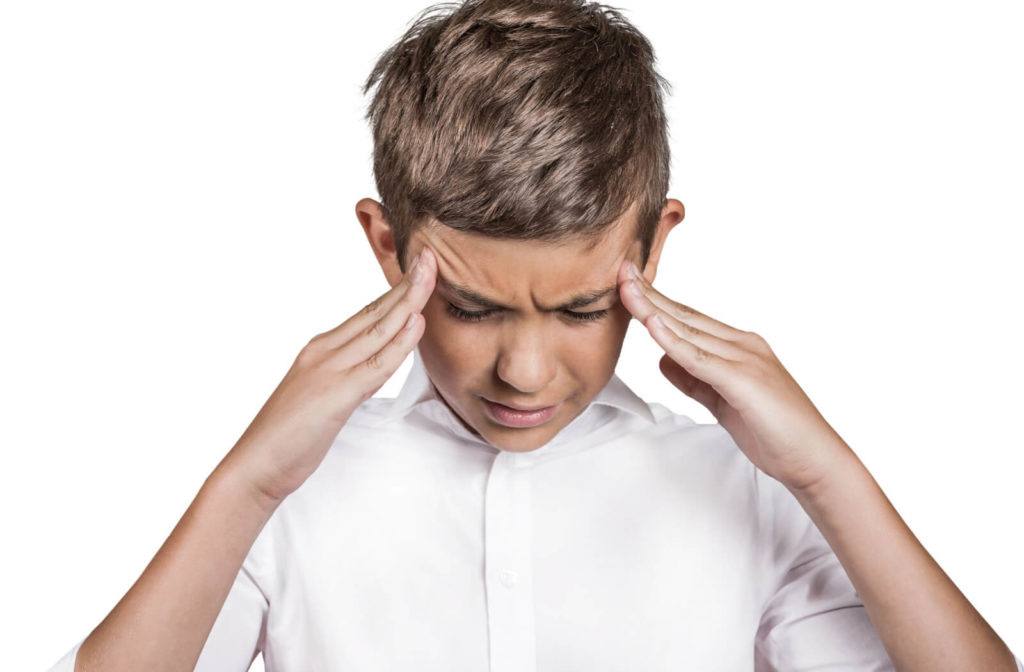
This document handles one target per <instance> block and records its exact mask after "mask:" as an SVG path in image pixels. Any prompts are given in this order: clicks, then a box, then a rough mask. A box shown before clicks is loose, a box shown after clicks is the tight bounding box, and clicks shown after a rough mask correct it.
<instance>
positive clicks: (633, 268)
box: [629, 261, 643, 280]
mask: <svg viewBox="0 0 1024 672" xmlns="http://www.w3.org/2000/svg"><path fill="white" fill-rule="evenodd" d="M629 274H630V275H632V276H633V277H634V278H636V279H637V280H641V279H643V276H641V275H640V269H639V268H637V267H636V264H634V263H633V262H632V261H631V262H629Z"/></svg>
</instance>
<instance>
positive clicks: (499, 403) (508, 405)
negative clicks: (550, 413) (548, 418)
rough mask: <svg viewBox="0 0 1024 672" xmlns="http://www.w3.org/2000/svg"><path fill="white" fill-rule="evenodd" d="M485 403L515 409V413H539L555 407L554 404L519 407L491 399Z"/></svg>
mask: <svg viewBox="0 0 1024 672" xmlns="http://www.w3.org/2000/svg"><path fill="white" fill-rule="evenodd" d="M484 399H487V397H484ZM487 401H489V402H491V403H492V404H498V405H499V406H507V407H509V408H511V409H515V410H517V411H539V410H542V409H545V408H550V407H551V406H554V405H555V404H546V405H544V406H520V405H519V404H507V403H505V402H504V401H494V400H493V399H487Z"/></svg>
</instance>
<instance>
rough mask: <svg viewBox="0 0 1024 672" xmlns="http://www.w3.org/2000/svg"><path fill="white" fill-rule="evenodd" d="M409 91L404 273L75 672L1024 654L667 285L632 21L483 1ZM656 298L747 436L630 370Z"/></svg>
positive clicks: (456, 19)
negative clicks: (654, 395) (636, 385)
mask: <svg viewBox="0 0 1024 672" xmlns="http://www.w3.org/2000/svg"><path fill="white" fill-rule="evenodd" d="M375 83H376V84H377V85H378V86H377V91H376V94H375V96H374V98H373V101H372V103H371V107H370V114H369V116H370V118H371V120H372V124H373V131H374V142H375V156H374V171H375V175H376V178H377V186H378V190H379V192H380V196H381V202H380V203H378V202H376V201H372V200H370V199H364V200H362V201H360V202H359V203H358V204H357V206H356V212H357V216H358V218H359V221H360V224H361V225H362V227H363V230H364V232H365V234H366V236H367V239H368V241H369V243H370V245H371V248H372V250H373V252H374V254H375V255H376V257H377V259H378V261H379V262H380V264H381V267H382V269H383V271H384V274H385V276H386V278H387V280H388V282H389V284H390V285H391V286H392V289H391V290H390V291H388V292H387V293H386V294H384V295H383V296H382V297H380V298H379V299H377V300H376V301H374V302H373V303H371V304H369V305H368V306H367V307H366V309H365V310H363V311H361V312H360V313H359V314H357V315H355V316H353V317H352V318H350V319H349V320H346V321H345V322H344V323H342V324H341V325H339V326H338V327H337V328H335V329H332V330H330V331H328V332H325V333H323V334H319V335H318V336H316V337H314V338H313V339H312V340H311V341H310V343H309V344H308V345H307V346H306V347H305V348H304V349H303V350H302V352H301V353H300V354H299V356H298V357H297V358H296V361H295V363H294V365H293V366H292V368H291V369H290V370H289V371H288V373H287V374H286V375H285V377H284V379H283V380H282V382H281V384H280V385H279V386H278V388H277V389H276V390H275V391H274V393H273V394H272V395H271V397H270V399H269V400H268V401H267V403H266V404H265V405H264V407H263V408H262V409H261V410H260V413H259V414H258V415H257V417H256V418H255V419H254V421H253V423H252V424H251V425H250V426H249V428H248V429H247V430H246V432H245V433H244V434H243V435H242V437H241V438H240V439H239V441H238V443H237V444H236V445H235V446H234V447H233V448H232V450H231V451H229V453H228V454H227V455H226V456H225V458H224V460H222V462H221V463H220V464H219V465H218V466H217V468H216V469H215V471H214V473H213V474H211V476H210V478H209V479H208V480H207V482H206V483H205V484H204V486H203V488H202V489H201V490H200V493H199V494H198V495H197V497H196V499H195V501H194V502H193V503H192V505H191V506H190V507H189V509H188V511H186V513H185V515H184V517H183V518H182V520H181V522H180V523H179V525H178V526H177V527H176V528H175V530H174V531H173V532H172V534H171V536H170V537H169V538H168V540H167V542H166V543H165V544H164V546H163V547H162V548H161V549H160V550H159V552H158V553H157V555H156V556H155V557H154V559H153V561H152V562H151V563H150V566H149V567H147V569H146V571H145V572H144V573H143V575H142V576H141V577H140V579H139V580H138V582H137V583H136V584H135V585H134V586H133V587H132V589H131V590H130V591H129V592H128V594H126V595H125V597H124V598H123V599H122V600H121V602H119V603H118V605H117V606H116V607H115V608H114V610H113V611H112V612H111V613H110V614H109V615H108V617H107V618H106V619H105V620H104V621H103V622H102V623H101V624H100V625H99V626H98V627H97V628H96V630H95V631H94V632H93V633H91V634H90V636H89V637H88V638H87V639H86V640H85V641H83V642H82V643H81V644H80V645H79V646H76V647H75V648H74V649H73V650H72V651H70V652H69V653H68V655H67V656H65V658H64V659H62V661H60V662H59V663H58V664H57V665H56V666H55V667H54V669H57V670H72V669H77V670H79V671H80V672H81V671H82V670H100V669H102V670H127V669H146V670H154V669H192V668H195V669H199V670H243V669H247V668H248V666H249V664H250V663H251V661H252V659H253V658H254V657H255V655H256V653H257V652H259V651H262V652H263V654H264V659H265V664H266V667H267V669H268V670H271V671H275V670H279V671H296V670H345V669H363V670H380V669H417V670H422V669H428V670H485V669H490V670H495V671H501V670H533V669H545V670H562V669H596V670H626V669H630V670H631V669H644V670H661V669H693V670H762V669H763V670H768V669H774V670H782V669H786V670H789V669H817V668H825V667H827V666H829V665H831V666H833V667H837V668H844V669H858V670H877V669H894V668H898V669H905V670H925V669H927V670H937V669H961V670H1013V669H1014V668H1015V666H1016V668H1017V669H1024V668H1022V667H1021V666H1020V662H1019V661H1015V659H1014V657H1013V656H1012V654H1011V653H1010V652H1009V651H1008V650H1007V649H1006V647H1005V645H1004V644H1003V642H1002V641H1001V640H1000V639H999V638H998V636H996V634H995V633H994V632H992V630H991V629H990V628H989V627H988V626H987V624H986V623H985V622H984V620H983V619H982V618H981V616H980V615H979V614H978V613H977V612H976V611H975V610H974V609H973V607H971V605H970V604H969V603H968V602H967V600H966V599H965V598H964V597H963V596H962V595H961V594H960V593H959V591H958V590H957V589H956V587H955V586H954V585H953V584H952V583H951V582H950V581H949V579H948V578H947V577H945V575H944V574H943V573H942V571H941V569H940V568H939V567H938V566H937V565H936V564H935V563H934V561H932V560H931V558H930V557H929V556H928V555H927V553H926V552H925V551H924V549H923V548H921V547H920V545H919V544H917V542H916V540H915V539H914V538H913V536H912V535H911V534H910V532H909V530H908V529H906V526H905V525H904V524H903V522H902V520H900V518H899V516H898V515H897V514H896V512H895V511H894V510H893V509H892V508H891V506H890V505H889V504H888V502H887V500H885V497H884V495H883V494H882V493H881V491H880V490H879V489H878V488H877V485H876V484H875V483H874V481H873V479H871V477H870V474H868V473H867V471H866V470H865V469H864V467H863V465H862V464H860V462H859V461H858V460H857V458H856V456H855V455H854V454H853V452H852V450H851V449H850V448H849V446H847V445H846V444H845V443H844V442H843V441H842V439H841V438H840V437H839V436H838V435H837V434H836V433H835V432H834V431H833V430H832V429H831V427H829V425H828V424H827V423H826V422H825V421H824V419H823V418H822V417H821V416H820V414H818V413H817V411H816V409H815V408H814V406H813V405H812V404H811V402H810V400H809V399H807V397H806V396H805V395H804V394H803V392H802V390H800V388H799V386H798V385H797V384H796V382H795V381H793V379H792V378H791V377H789V375H788V373H787V372H786V371H785V369H784V368H783V367H782V365H781V364H780V363H779V362H778V360H777V359H776V358H775V357H774V354H773V353H772V352H771V349H770V348H769V347H768V345H767V344H766V343H764V341H763V340H762V339H760V338H759V337H758V336H756V334H753V333H750V332H743V331H740V330H737V329H734V328H732V327H730V326H728V325H725V324H722V323H721V322H718V321H717V320H714V319H713V318H711V317H709V316H706V315H703V314H701V313H698V312H696V311H693V310H692V309H689V308H687V307H686V306H683V305H681V304H679V303H676V302H674V301H672V300H670V299H669V298H667V297H665V296H664V295H662V294H661V293H660V292H659V291H657V290H656V289H654V287H653V286H652V285H651V282H652V281H653V279H654V277H655V275H656V272H657V267H658V264H659V261H660V257H661V251H662V249H663V247H664V243H665V240H666V237H667V236H668V234H669V233H670V232H671V230H672V228H673V227H674V226H675V224H677V223H678V222H679V221H681V220H682V218H683V216H684V209H683V206H682V204H681V203H680V202H679V201H676V200H674V199H666V198H665V194H666V192H667V186H668V166H669V149H668V142H667V129H666V123H665V116H664V112H663V109H662V101H661V93H660V89H659V87H660V85H661V84H663V82H662V81H661V80H660V78H659V77H658V75H657V74H656V73H655V71H654V69H653V52H652V51H651V48H650V45H649V44H648V42H647V41H646V39H644V38H643V36H642V35H640V34H639V33H638V32H636V31H635V29H633V28H632V27H631V26H629V24H628V23H627V22H625V20H624V19H623V18H622V17H621V16H620V15H619V14H617V13H616V12H614V11H612V10H609V9H607V8H603V7H600V6H597V5H591V4H583V3H580V2H572V1H569V0H565V1H560V2H559V1H549V2H523V1H518V2H489V1H483V2H480V1H472V2H466V3H463V4H461V5H459V6H456V7H454V8H451V11H450V12H449V13H438V14H437V15H436V16H431V15H429V14H426V15H424V16H423V17H422V18H421V19H420V20H419V21H417V23H416V24H414V25H413V27H412V28H411V29H410V30H409V31H408V32H407V33H406V35H405V36H403V38H402V39H401V40H400V41H399V42H398V43H397V44H396V45H395V46H394V47H392V48H391V49H390V50H388V51H387V52H386V53H385V54H384V55H383V57H382V58H381V60H380V61H379V62H378V64H377V67H375V68H374V71H373V73H372V74H371V76H370V78H369V81H368V82H367V90H369V89H370V87H372V86H373V85H374V84H375ZM633 265H635V267H636V268H638V269H640V273H639V274H637V275H636V276H634V275H633V274H632V272H631V269H632V268H633ZM633 317H636V318H637V319H638V320H640V321H641V323H642V324H643V325H644V326H645V327H646V328H647V329H648V330H649V332H650V334H651V336H652V337H653V338H654V339H655V340H656V341H657V342H658V343H659V344H660V345H661V346H662V347H663V348H664V349H665V351H666V356H665V358H663V360H662V371H663V372H664V374H665V375H666V376H667V377H668V378H669V380H671V381H672V382H673V383H674V384H675V385H676V386H677V387H679V389H680V390H681V391H682V392H684V393H686V394H688V395H690V396H693V397H694V398H696V399H697V400H698V401H700V402H701V403H703V404H704V405H705V406H707V407H708V408H709V410H711V412H712V413H713V414H714V415H715V417H716V418H717V419H718V420H719V422H720V424H714V425H698V424H695V423H694V422H692V421H691V420H690V419H689V418H686V417H685V416H680V415H676V414H673V413H671V412H670V411H668V410H667V409H666V408H665V407H664V406H661V405H659V404H648V403H645V402H644V401H643V400H641V399H639V398H638V397H637V396H636V395H635V394H633V393H632V392H631V391H630V390H629V389H628V388H627V387H626V386H625V385H624V384H623V383H622V381H621V380H619V379H618V378H617V377H616V376H615V375H614V369H615V363H616V361H617V359H618V355H619V351H620V348H621V345H622V341H623V338H624V336H625V332H626V329H627V328H628V326H629V324H630V321H631V319H632V318H633ZM413 348H415V352H414V362H413V369H412V372H411V374H410V376H409V378H408V379H407V381H406V383H405V386H404V387H403V388H402V390H401V392H400V394H399V395H398V397H397V398H396V399H380V398H371V397H372V395H373V394H374V392H376V391H377V390H378V389H379V388H380V386H381V385H382V384H383V383H384V381H386V380H387V378H388V377H389V376H390V375H391V374H392V373H393V372H394V371H395V370H396V369H397V368H398V366H399V365H400V364H401V362H402V361H403V360H404V359H405V357H406V356H407V355H408V353H409V352H412V351H413Z"/></svg>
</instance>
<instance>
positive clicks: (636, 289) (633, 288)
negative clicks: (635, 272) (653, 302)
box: [629, 280, 644, 296]
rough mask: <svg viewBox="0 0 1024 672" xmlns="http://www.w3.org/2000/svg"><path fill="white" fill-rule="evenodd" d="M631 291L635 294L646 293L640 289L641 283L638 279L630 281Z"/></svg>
mask: <svg viewBox="0 0 1024 672" xmlns="http://www.w3.org/2000/svg"><path fill="white" fill-rule="evenodd" d="M629 291H631V292H633V294H635V295H637V296H643V295H644V293H643V291H642V290H641V289H640V284H639V283H638V282H637V281H636V280H630V281H629Z"/></svg>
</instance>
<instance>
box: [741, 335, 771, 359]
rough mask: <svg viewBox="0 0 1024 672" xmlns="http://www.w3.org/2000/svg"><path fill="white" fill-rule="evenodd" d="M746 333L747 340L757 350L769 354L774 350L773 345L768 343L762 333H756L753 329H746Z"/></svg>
mask: <svg viewBox="0 0 1024 672" xmlns="http://www.w3.org/2000/svg"><path fill="white" fill-rule="evenodd" d="M744 334H745V335H746V336H745V337H746V339H747V342H748V343H749V344H750V346H751V347H752V348H754V349H755V350H756V351H757V352H760V353H762V354H768V353H770V352H771V351H772V348H771V346H770V345H768V341H767V340H766V339H765V338H764V336H762V335H761V334H758V333H755V332H753V331H746V332H744Z"/></svg>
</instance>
